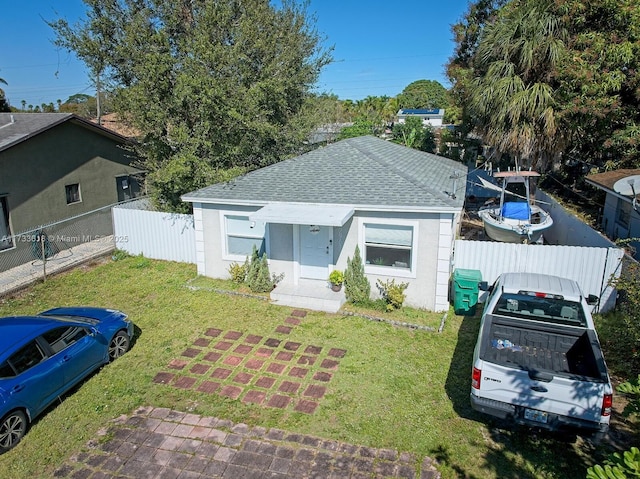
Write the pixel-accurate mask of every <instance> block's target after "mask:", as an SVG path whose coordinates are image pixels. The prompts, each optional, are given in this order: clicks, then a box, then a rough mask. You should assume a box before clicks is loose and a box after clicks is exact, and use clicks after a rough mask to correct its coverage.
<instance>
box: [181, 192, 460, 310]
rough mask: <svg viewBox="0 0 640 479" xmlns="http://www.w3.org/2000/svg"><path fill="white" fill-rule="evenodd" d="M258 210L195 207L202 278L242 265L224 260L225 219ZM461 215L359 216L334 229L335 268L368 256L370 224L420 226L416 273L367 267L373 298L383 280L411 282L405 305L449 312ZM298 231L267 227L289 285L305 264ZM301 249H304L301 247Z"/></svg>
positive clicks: (273, 265) (275, 266)
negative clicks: (298, 250) (453, 256)
mask: <svg viewBox="0 0 640 479" xmlns="http://www.w3.org/2000/svg"><path fill="white" fill-rule="evenodd" d="M257 209H258V208H257V207H241V206H236V207H230V206H228V205H207V204H197V203H196V204H194V219H195V227H196V243H197V244H196V250H197V264H198V274H202V275H205V276H210V277H213V278H229V272H228V269H229V266H230V265H231V264H232V263H234V262H238V260H230V259H226V258H224V257H223V251H224V248H223V241H224V238H223V232H222V231H221V227H222V219H221V218H222V215H223V214H225V213H226V212H236V213H249V212H253V211H256V210H257ZM458 218H459V214H458V215H454V214H447V213H391V212H362V211H359V212H356V213H355V214H354V216H353V217H352V218H351V219H350V220H349V221H348V222H347V223H346V224H345V225H344V226H343V227H342V228H338V227H334V228H333V253H334V257H333V261H334V264H335V268H337V269H342V270H344V269H345V268H346V266H347V257H353V254H354V252H355V247H356V245H358V246H359V247H360V251H361V253H362V254H364V237H363V236H364V235H363V224H364V223H365V222H381V223H387V222H391V223H394V222H398V223H400V224H411V225H413V226H414V234H415V233H417V235H418V236H417V241H416V245H417V246H416V247H415V248H414V251H413V253H412V254H413V255H414V257H415V265H416V266H415V268H414V269H413V270H412V271H403V270H395V271H394V270H393V269H392V268H385V267H379V266H375V265H365V274H366V275H367V278H368V279H369V282H370V283H371V292H372V296H373V297H378V296H379V293H378V290H377V288H376V282H377V280H378V279H380V280H382V281H383V282H384V281H386V280H388V279H389V280H390V279H395V280H396V282H408V283H409V287H408V288H407V289H406V291H405V294H406V301H405V304H406V305H408V306H412V307H416V308H424V309H428V310H432V311H442V310H446V309H447V308H448V306H449V305H448V302H447V287H448V280H449V274H450V272H449V267H450V258H451V252H452V246H453V240H454V238H455V233H456V230H457V227H458ZM297 228H298V227H294V226H292V225H278V224H271V225H267V229H266V236H267V239H266V247H267V254H268V257H269V268H270V270H271V272H272V273H275V274H281V273H284V279H283V280H282V283H283V284H296V283H297V281H298V277H297V276H298V273H297V272H298V271H299V265H298V264H296V263H295V262H294V259H295V258H298V257H299V255H297V254H296V255H294V252H293V250H294V248H295V247H296V246H298V241H297V239H295V238H294V234H295V232H297ZM298 247H299V246H298Z"/></svg>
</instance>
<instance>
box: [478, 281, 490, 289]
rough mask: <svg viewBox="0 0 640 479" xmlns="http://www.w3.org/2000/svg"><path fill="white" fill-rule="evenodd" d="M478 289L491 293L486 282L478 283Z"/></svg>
mask: <svg viewBox="0 0 640 479" xmlns="http://www.w3.org/2000/svg"><path fill="white" fill-rule="evenodd" d="M478 289H480V291H489V283H487V282H486V281H480V282H479V283H478Z"/></svg>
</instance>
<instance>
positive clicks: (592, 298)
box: [587, 294, 600, 305]
mask: <svg viewBox="0 0 640 479" xmlns="http://www.w3.org/2000/svg"><path fill="white" fill-rule="evenodd" d="M598 301H600V298H599V297H598V296H596V295H595V294H590V295H589V296H587V304H590V305H593V304H598Z"/></svg>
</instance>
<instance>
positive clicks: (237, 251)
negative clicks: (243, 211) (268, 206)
mask: <svg viewBox="0 0 640 479" xmlns="http://www.w3.org/2000/svg"><path fill="white" fill-rule="evenodd" d="M224 218H225V231H226V248H227V254H228V255H230V256H241V257H243V258H244V257H246V256H249V255H251V252H252V251H253V247H254V246H255V247H256V248H257V250H258V252H259V254H262V253H263V252H264V250H265V247H264V234H265V224H264V223H260V222H255V221H249V217H248V216H240V215H225V217H224Z"/></svg>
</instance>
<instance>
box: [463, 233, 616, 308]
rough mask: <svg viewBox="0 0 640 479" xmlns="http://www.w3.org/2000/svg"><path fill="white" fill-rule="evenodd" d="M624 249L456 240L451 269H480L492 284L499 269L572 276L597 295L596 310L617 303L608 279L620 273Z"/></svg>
mask: <svg viewBox="0 0 640 479" xmlns="http://www.w3.org/2000/svg"><path fill="white" fill-rule="evenodd" d="M623 256H624V251H623V250H622V249H620V248H594V247H585V246H555V245H527V244H509V243H497V242H493V241H467V240H456V242H455V250H454V258H453V264H452V271H453V270H454V269H456V268H462V269H475V270H479V271H481V272H482V280H483V281H487V282H488V283H489V284H492V283H493V282H494V281H495V280H496V278H497V277H498V276H499V275H500V274H501V273H506V272H528V273H543V274H550V275H554V276H561V277H564V278H569V279H573V280H575V281H576V282H577V283H578V284H579V285H580V288H581V289H582V292H583V293H584V294H586V295H588V294H595V295H597V296H599V297H600V304H599V306H598V311H599V312H606V311H609V310H611V309H613V308H614V306H615V304H616V294H617V293H616V291H615V289H614V288H612V287H611V286H609V285H608V283H609V279H610V278H611V277H612V275H613V276H615V277H618V276H619V275H620V269H621V262H622V258H623Z"/></svg>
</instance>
